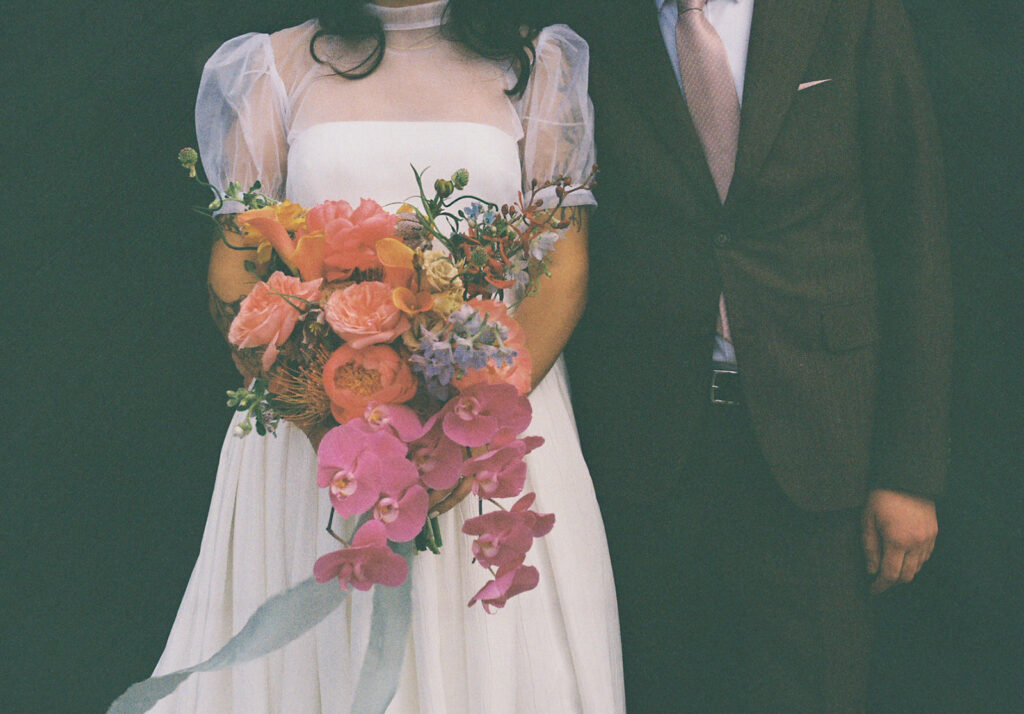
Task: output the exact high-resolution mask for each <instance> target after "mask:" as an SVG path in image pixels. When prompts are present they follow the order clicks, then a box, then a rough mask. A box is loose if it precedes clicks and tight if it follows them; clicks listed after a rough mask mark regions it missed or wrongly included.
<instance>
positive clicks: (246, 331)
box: [228, 270, 322, 370]
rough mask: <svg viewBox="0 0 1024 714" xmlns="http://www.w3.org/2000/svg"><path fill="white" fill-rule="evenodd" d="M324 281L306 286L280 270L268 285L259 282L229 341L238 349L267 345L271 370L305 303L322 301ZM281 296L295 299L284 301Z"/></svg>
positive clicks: (267, 364)
mask: <svg viewBox="0 0 1024 714" xmlns="http://www.w3.org/2000/svg"><path fill="white" fill-rule="evenodd" d="M321 282H322V281H321V280H320V279H317V280H311V281H309V282H308V283H304V282H302V280H300V279H299V278H295V277H292V276H290V275H285V274H284V273H282V272H281V271H280V270H279V271H277V272H275V273H274V274H273V275H271V276H270V277H269V278H268V279H267V281H266V282H265V283H257V284H256V287H254V288H253V289H252V292H250V293H249V294H248V295H246V296H245V299H244V300H242V304H241V306H240V307H239V310H238V314H237V315H235V319H234V320H233V321H232V322H231V328H230V330H228V341H229V342H231V344H233V345H236V346H237V347H257V346H259V345H266V346H267V349H266V350H264V352H263V369H264V370H268V369H270V367H271V365H273V364H274V360H276V359H277V348H278V347H280V346H281V345H283V344H284V343H285V341H286V340H287V339H288V337H289V335H291V334H292V330H293V329H295V323H296V322H298V320H299V316H300V314H301V313H302V312H303V311H304V310H305V309H306V303H305V302H304V301H305V300H309V301H316V300H318V299H319V298H320V283H321ZM275 293H277V294H275ZM281 295H287V296H294V297H289V298H284V297H281ZM289 303H291V304H289Z"/></svg>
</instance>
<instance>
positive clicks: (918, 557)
mask: <svg viewBox="0 0 1024 714" xmlns="http://www.w3.org/2000/svg"><path fill="white" fill-rule="evenodd" d="M923 556H924V554H923V553H921V552H919V551H909V552H908V553H907V554H906V555H905V556H904V557H903V568H901V569H900V582H901V583H909V582H910V581H911V580H913V579H914V576H915V575H917V573H918V571H919V570H921V565H922V564H923V563H924V557H923Z"/></svg>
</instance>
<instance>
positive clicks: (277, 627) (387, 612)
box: [107, 543, 416, 714]
mask: <svg viewBox="0 0 1024 714" xmlns="http://www.w3.org/2000/svg"><path fill="white" fill-rule="evenodd" d="M392 547H393V548H394V550H395V552H397V553H398V554H399V555H401V556H402V557H404V558H405V559H406V561H407V562H409V563H410V571H411V565H412V564H411V560H412V556H413V555H414V554H415V552H416V551H415V549H414V548H413V545H412V543H397V544H392ZM411 580H412V573H411V572H410V574H409V577H407V578H406V579H405V582H404V583H403V584H402V585H399V586H398V587H396V588H388V587H381V586H380V585H377V586H375V587H374V593H373V618H372V621H371V626H370V643H369V646H368V647H367V650H366V656H365V658H364V659H363V666H362V669H361V670H360V672H359V681H358V682H357V684H356V691H355V696H354V698H353V700H352V709H351V711H352V712H353V713H354V714H356V713H357V714H377V713H380V714H383V712H384V710H385V709H387V707H388V704H390V703H391V700H392V698H394V696H395V692H396V691H397V690H398V680H399V677H400V675H401V672H402V660H403V658H404V656H405V646H406V642H407V640H408V636H409V629H410V628H411V626H412V584H411ZM347 597H348V591H346V590H342V589H341V588H339V587H338V583H337V581H335V580H330V581H328V582H326V583H322V584H321V583H318V582H316V580H314V579H313V578H309V579H308V580H304V581H303V582H301V583H299V584H298V585H296V586H295V587H293V588H290V589H288V590H285V591H284V592H281V593H278V594H277V595H275V596H273V597H272V598H270V599H268V600H267V601H266V602H265V603H263V604H262V605H260V606H259V608H257V610H256V612H254V613H253V615H252V617H250V618H249V621H248V622H246V623H245V627H243V628H242V629H241V630H240V631H239V632H238V634H237V635H235V636H234V637H232V638H231V640H230V641H229V642H228V643H227V644H226V645H224V647H222V648H221V649H220V651H219V652H217V654H215V655H213V656H212V657H210V658H209V659H208V660H206V661H205V662H201V663H199V664H197V665H193V666H192V667H188V668H186V669H181V670H178V671H177V672H172V673H170V674H164V675H161V676H159V677H150V678H149V679H146V680H144V681H142V682H138V683H136V684H133V685H132V686H131V687H129V688H128V690H127V691H126V692H125V693H124V694H122V695H121V696H120V697H118V698H117V699H116V700H115V701H114V703H113V704H111V705H110V708H109V709H108V710H107V714H142V712H146V711H149V709H151V708H152V707H154V706H156V703H157V702H159V701H160V700H161V699H163V698H164V697H166V696H167V695H168V694H170V693H171V692H173V691H174V690H175V689H177V688H178V685H179V684H181V683H182V682H184V681H185V680H186V679H188V678H189V676H190V675H191V674H192V673H193V672H212V671H214V670H218V669H227V668H229V667H233V666H235V665H236V664H242V663H243V662H249V661H252V660H254V659H257V658H259V657H262V656H264V655H266V654H269V653H270V652H274V651H275V650H278V649H280V648H282V647H284V646H285V645H287V644H288V643H289V642H292V641H293V640H295V639H297V638H298V637H300V636H301V635H303V634H305V633H306V632H308V631H309V630H311V629H312V628H314V627H316V625H317V624H319V623H320V622H322V621H323V619H324V618H326V617H327V616H328V615H330V614H331V613H332V612H334V611H335V610H336V609H338V607H339V606H340V605H341V604H342V603H343V602H345V600H346V599H347Z"/></svg>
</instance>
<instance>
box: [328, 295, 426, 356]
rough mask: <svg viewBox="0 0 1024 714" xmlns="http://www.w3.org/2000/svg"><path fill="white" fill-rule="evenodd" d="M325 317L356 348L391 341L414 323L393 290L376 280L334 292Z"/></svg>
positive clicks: (340, 335) (329, 299)
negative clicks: (397, 304)
mask: <svg viewBox="0 0 1024 714" xmlns="http://www.w3.org/2000/svg"><path fill="white" fill-rule="evenodd" d="M324 317H325V318H327V324H329V325H330V326H331V327H332V328H333V329H334V331H335V332H336V333H337V334H338V336H339V337H341V338H342V339H343V340H345V341H346V342H348V344H349V346H350V347H352V349H356V350H359V349H362V348H363V347H366V346H367V345H375V344H379V343H381V342H391V341H392V340H394V339H395V338H397V337H398V336H399V335H401V334H402V333H403V332H405V331H406V330H408V329H409V328H410V327H411V326H412V323H410V322H409V318H408V317H406V316H405V313H403V312H402V311H401V310H399V309H398V307H397V306H396V305H395V301H394V298H393V297H392V288H391V287H390V286H388V285H385V284H384V283H378V282H375V281H370V282H365V283H356V284H355V285H349V286H348V287H347V288H345V289H344V290H337V291H335V292H333V293H331V297H330V298H328V300H327V304H326V305H325V306H324Z"/></svg>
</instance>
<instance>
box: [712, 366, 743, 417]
mask: <svg viewBox="0 0 1024 714" xmlns="http://www.w3.org/2000/svg"><path fill="white" fill-rule="evenodd" d="M711 403H712V404H716V405H718V406H725V407H737V406H739V405H741V404H742V403H743V388H742V386H741V385H740V374H739V372H737V371H736V367H734V366H732V365H715V366H713V367H712V368H711Z"/></svg>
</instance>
